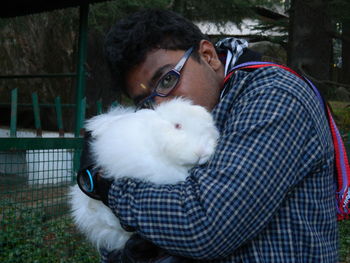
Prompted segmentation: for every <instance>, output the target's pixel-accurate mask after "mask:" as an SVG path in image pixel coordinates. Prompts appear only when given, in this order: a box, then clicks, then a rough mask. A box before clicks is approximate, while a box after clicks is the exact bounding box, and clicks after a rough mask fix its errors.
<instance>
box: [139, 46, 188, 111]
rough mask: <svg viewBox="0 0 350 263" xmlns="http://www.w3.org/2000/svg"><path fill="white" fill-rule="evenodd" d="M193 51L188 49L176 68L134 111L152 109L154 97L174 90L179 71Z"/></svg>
mask: <svg viewBox="0 0 350 263" xmlns="http://www.w3.org/2000/svg"><path fill="white" fill-rule="evenodd" d="M192 51H193V47H191V48H189V49H188V50H187V51H186V52H185V54H184V55H183V56H182V58H181V59H180V60H179V62H178V63H177V64H176V66H175V67H174V68H173V69H172V70H170V71H168V72H167V73H166V74H165V75H164V76H163V77H162V78H161V79H160V80H159V81H158V82H157V85H156V86H155V88H154V89H153V91H152V93H151V95H149V96H147V97H146V98H144V99H143V100H141V101H140V102H139V103H138V104H137V106H136V110H139V109H144V108H147V109H153V108H154V107H153V106H154V97H156V96H159V97H166V96H168V95H169V94H170V92H171V91H172V90H173V89H175V87H176V86H177V84H178V83H179V80H180V71H181V69H182V68H183V66H184V65H185V63H186V61H187V60H188V58H189V57H190V55H191V53H192Z"/></svg>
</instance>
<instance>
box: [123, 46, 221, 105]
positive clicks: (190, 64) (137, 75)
mask: <svg viewBox="0 0 350 263" xmlns="http://www.w3.org/2000/svg"><path fill="white" fill-rule="evenodd" d="M198 52H199V55H200V63H199V62H198V61H196V60H194V59H193V58H192V57H190V58H189V59H188V60H187V62H186V64H185V65H184V67H183V68H182V70H181V71H180V79H179V82H178V84H177V86H176V87H175V88H174V89H173V90H172V91H171V92H170V94H169V95H168V96H167V97H158V96H156V97H155V102H156V104H158V103H161V102H163V101H165V100H168V99H171V98H174V97H176V96H181V97H185V98H188V99H191V100H192V101H193V103H194V104H196V105H201V106H203V107H205V108H207V109H208V110H212V109H213V108H214V106H215V105H216V104H217V103H218V101H219V96H220V91H221V88H222V85H223V79H224V74H223V65H222V64H221V62H220V61H219V60H218V57H217V54H216V52H215V48H214V46H213V45H212V44H211V43H210V42H208V41H206V40H202V41H201V44H200V47H199V50H198ZM184 53H185V51H183V50H175V51H174V50H165V49H157V50H153V51H151V52H149V53H148V54H147V56H146V59H145V61H143V62H142V63H141V64H139V65H137V66H136V67H135V68H133V69H132V70H131V71H130V72H128V74H127V76H126V85H127V91H128V94H129V95H130V97H131V98H132V99H133V100H134V101H135V102H136V103H137V102H139V101H140V100H142V99H144V98H145V97H147V96H148V95H150V94H151V92H152V90H153V89H154V87H155V85H156V84H157V82H158V80H159V79H160V78H161V77H162V76H163V75H164V74H166V73H167V72H168V71H170V70H171V69H172V68H174V66H175V65H176V64H177V63H178V61H179V60H180V59H181V57H182V56H183V55H184Z"/></svg>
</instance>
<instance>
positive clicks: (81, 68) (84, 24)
mask: <svg viewBox="0 0 350 263" xmlns="http://www.w3.org/2000/svg"><path fill="white" fill-rule="evenodd" d="M79 10H80V20H79V51H78V54H79V57H78V70H77V86H76V108H75V137H79V135H80V129H81V128H82V127H81V121H80V116H81V114H82V108H81V100H82V98H83V97H84V94H85V84H86V79H85V73H86V72H85V62H86V54H87V32H88V13H89V4H87V3H85V4H82V5H81V6H80V9H79Z"/></svg>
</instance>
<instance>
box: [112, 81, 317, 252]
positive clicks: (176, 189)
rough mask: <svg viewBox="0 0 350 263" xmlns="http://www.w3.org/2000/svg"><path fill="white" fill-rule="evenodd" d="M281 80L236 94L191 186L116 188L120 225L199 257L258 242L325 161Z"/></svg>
mask: <svg viewBox="0 0 350 263" xmlns="http://www.w3.org/2000/svg"><path fill="white" fill-rule="evenodd" d="M283 81H284V80H283V79H278V78H277V79H276V78H275V77H274V78H271V79H261V80H259V79H257V80H255V81H254V83H255V84H254V85H256V87H250V88H249V87H246V88H245V90H246V92H243V93H242V94H241V95H239V96H236V98H235V99H234V102H233V105H234V106H233V107H231V108H230V109H229V110H227V112H228V114H229V116H228V117H227V118H226V119H225V122H222V125H221V127H220V130H221V138H220V140H219V144H218V147H217V150H216V152H215V154H214V156H213V158H212V159H211V160H210V162H209V163H208V164H207V165H206V166H201V167H196V168H194V169H192V170H191V173H190V176H189V177H188V178H187V180H186V181H185V182H183V183H179V184H176V185H162V186H159V185H154V184H151V183H147V182H141V181H138V180H133V179H122V180H119V181H117V182H115V183H114V184H113V185H112V187H111V190H110V193H109V206H110V207H111V209H112V210H113V211H114V213H115V214H116V215H117V217H118V218H119V219H120V220H121V222H122V224H125V225H128V226H131V227H134V228H135V229H136V231H137V232H139V233H140V234H141V235H143V236H144V237H146V238H147V239H150V240H152V241H153V242H154V243H155V244H157V245H158V246H160V247H163V248H165V249H167V250H168V251H170V252H171V253H175V254H179V255H182V256H187V257H191V258H196V259H214V258H222V257H227V256H228V255H230V254H232V253H234V251H235V250H236V249H237V248H238V247H240V246H241V245H242V244H243V243H245V242H247V241H249V240H251V239H252V238H254V237H256V236H257V235H258V234H259V232H261V231H262V230H263V229H264V228H266V227H267V225H268V224H269V222H270V221H271V219H272V218H273V217H274V216H275V215H276V214H278V212H279V209H280V207H281V206H283V204H284V203H285V202H286V200H287V199H288V198H289V196H288V193H289V192H290V191H291V190H292V189H293V187H295V186H296V185H297V184H298V183H299V182H300V181H301V180H302V179H303V177H304V176H306V175H307V174H308V173H309V172H310V171H311V170H312V169H314V168H315V165H317V164H318V163H319V162H318V159H319V158H320V154H319V153H320V146H319V142H318V139H317V138H318V136H316V129H315V127H314V123H313V121H312V120H311V118H310V116H309V114H308V112H307V111H306V110H305V105H304V103H302V102H301V101H300V99H299V98H297V97H295V96H294V95H293V94H292V93H290V92H288V91H287V90H286V89H283V88H281V87H283V86H287V85H293V83H290V80H288V83H287V81H284V82H283ZM245 85H247V84H245ZM251 85H253V84H251ZM165 176H166V175H165Z"/></svg>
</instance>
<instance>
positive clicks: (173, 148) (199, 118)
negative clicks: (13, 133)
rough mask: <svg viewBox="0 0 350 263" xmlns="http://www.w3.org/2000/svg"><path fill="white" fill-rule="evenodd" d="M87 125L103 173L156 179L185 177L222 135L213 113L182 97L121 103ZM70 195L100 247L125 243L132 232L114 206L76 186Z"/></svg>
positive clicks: (82, 223)
mask: <svg viewBox="0 0 350 263" xmlns="http://www.w3.org/2000/svg"><path fill="white" fill-rule="evenodd" d="M86 130H88V131H90V132H91V135H92V138H93V140H92V142H91V150H92V152H93V155H94V160H95V161H96V164H97V165H98V166H99V167H102V169H103V171H104V174H103V176H104V177H106V178H112V179H118V178H122V177H133V178H138V179H142V180H147V181H151V182H153V183H157V184H171V183H176V182H179V181H183V180H185V179H186V176H187V175H188V170H189V169H190V168H192V167H194V166H195V165H201V164H204V163H206V162H207V161H208V160H209V158H210V157H211V155H212V154H213V153H214V150H215V146H216V144H217V139H218V137H219V132H218V131H217V129H216V127H215V124H214V121H213V119H212V116H211V115H210V113H209V112H207V111H206V110H205V109H204V108H203V107H201V106H196V105H193V104H192V103H191V102H190V101H189V100H185V99H182V98H176V99H172V100H169V101H166V102H163V103H161V104H160V105H158V106H157V107H156V108H155V110H148V109H143V110H139V111H137V112H134V110H133V109H132V108H122V107H118V108H115V109H113V110H111V111H109V112H108V113H105V114H101V115H98V116H96V117H93V118H92V119H90V120H88V121H87V124H86ZM70 195H71V199H70V203H71V207H72V215H73V219H74V221H75V224H76V225H77V226H78V228H79V229H80V231H82V232H83V233H84V234H85V235H86V236H87V237H88V238H89V240H90V241H91V242H92V243H93V244H94V245H96V246H97V247H98V248H100V247H104V248H106V249H108V250H113V249H120V248H123V246H124V244H125V242H126V241H127V240H128V239H129V237H130V235H131V233H130V232H126V231H124V230H123V228H122V227H121V226H120V224H119V220H118V219H117V218H116V217H115V215H114V214H113V213H112V211H111V210H110V209H109V208H108V207H106V206H105V205H104V204H103V203H102V202H101V201H97V200H94V199H91V198H89V197H88V196H87V195H85V194H84V193H83V192H81V190H80V189H79V187H78V186H77V185H76V186H74V187H72V189H71V193H70Z"/></svg>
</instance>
